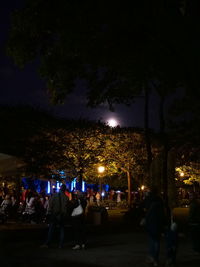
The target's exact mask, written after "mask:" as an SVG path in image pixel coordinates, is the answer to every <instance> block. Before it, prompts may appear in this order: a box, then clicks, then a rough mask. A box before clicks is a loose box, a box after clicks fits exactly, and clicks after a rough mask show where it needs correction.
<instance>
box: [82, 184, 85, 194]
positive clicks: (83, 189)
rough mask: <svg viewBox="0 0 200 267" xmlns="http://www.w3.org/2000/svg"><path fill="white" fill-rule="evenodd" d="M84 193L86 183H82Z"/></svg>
mask: <svg viewBox="0 0 200 267" xmlns="http://www.w3.org/2000/svg"><path fill="white" fill-rule="evenodd" d="M82 192H85V181H82Z"/></svg>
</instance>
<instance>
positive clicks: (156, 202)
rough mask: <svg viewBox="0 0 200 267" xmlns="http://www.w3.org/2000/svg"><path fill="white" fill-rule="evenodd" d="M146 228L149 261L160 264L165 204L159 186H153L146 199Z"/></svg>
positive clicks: (154, 264)
mask: <svg viewBox="0 0 200 267" xmlns="http://www.w3.org/2000/svg"><path fill="white" fill-rule="evenodd" d="M144 205H145V210H146V214H145V228H146V231H147V234H148V238H149V257H148V263H150V264H152V265H153V266H154V267H156V266H158V261H159V253H160V239H161V233H162V231H163V223H164V205H163V201H162V198H161V197H160V196H159V195H158V191H157V188H153V189H152V190H151V191H150V192H149V195H148V196H147V198H146V199H145V204H144Z"/></svg>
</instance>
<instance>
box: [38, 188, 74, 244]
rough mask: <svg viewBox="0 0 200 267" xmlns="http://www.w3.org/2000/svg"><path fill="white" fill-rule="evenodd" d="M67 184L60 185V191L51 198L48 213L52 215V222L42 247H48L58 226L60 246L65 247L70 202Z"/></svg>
mask: <svg viewBox="0 0 200 267" xmlns="http://www.w3.org/2000/svg"><path fill="white" fill-rule="evenodd" d="M65 190H66V185H64V184H62V185H61V187H60V192H59V193H55V194H53V196H52V197H51V198H50V200H49V207H48V211H47V212H48V214H49V215H50V224H49V231H48V236H47V240H46V242H45V244H44V245H43V246H42V247H48V246H49V244H50V242H51V240H52V237H53V233H54V230H55V228H56V226H58V227H59V230H60V239H59V248H62V247H63V243H64V235H65V229H64V225H65V218H66V215H67V213H68V202H69V199H68V197H67V196H66V195H65Z"/></svg>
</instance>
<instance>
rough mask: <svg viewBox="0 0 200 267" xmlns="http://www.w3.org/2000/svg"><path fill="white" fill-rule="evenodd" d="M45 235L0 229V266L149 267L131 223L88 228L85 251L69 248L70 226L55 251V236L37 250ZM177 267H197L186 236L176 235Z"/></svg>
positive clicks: (33, 229)
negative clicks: (59, 246) (177, 241)
mask: <svg viewBox="0 0 200 267" xmlns="http://www.w3.org/2000/svg"><path fill="white" fill-rule="evenodd" d="M46 234H47V226H46V225H16V224H8V225H7V226H0V245H1V249H0V253H1V254H0V267H15V266H21V267H33V266H34V267H36V266H37V267H40V266H41V267H47V266H48V267H61V266H63V267H64V266H65V267H66V266H75V267H76V266H82V267H85V266H88V267H90V266H91V267H92V266H96V267H98V266H99V267H100V266H107V267H108V266H110V267H117V266H120V267H131V266H135V267H137V266H138V267H143V266H148V264H147V263H146V256H147V236H146V234H145V231H144V230H143V229H141V228H140V227H138V226H134V225H133V224H132V223H130V222H129V223H128V222H123V221H119V220H118V221H117V220H115V219H114V220H110V221H109V222H108V223H106V224H105V225H100V226H95V225H87V236H88V238H87V240H88V242H87V247H86V249H85V250H78V251H73V250H72V249H71V248H72V246H73V236H72V230H71V227H66V238H65V240H66V242H65V246H64V248H63V249H59V248H57V243H58V242H57V241H58V240H57V237H58V236H57V235H55V240H54V242H53V244H52V247H51V248H48V249H42V248H40V245H41V244H42V243H43V241H44V240H45V238H46ZM55 234H56V233H55ZM164 263H165V244H164V237H162V243H161V254H160V266H164ZM177 266H179V267H184V266H188V267H197V266H200V255H196V254H195V253H194V252H193V251H192V249H191V243H190V240H189V237H188V234H187V233H185V234H183V233H180V234H179V248H178V255H177Z"/></svg>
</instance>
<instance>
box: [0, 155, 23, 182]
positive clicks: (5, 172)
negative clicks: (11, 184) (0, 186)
mask: <svg viewBox="0 0 200 267" xmlns="http://www.w3.org/2000/svg"><path fill="white" fill-rule="evenodd" d="M24 166H25V163H24V162H23V161H22V160H21V159H19V158H17V157H14V156H11V155H8V154H3V153H0V177H5V176H16V175H18V174H20V173H22V171H23V167H24Z"/></svg>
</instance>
